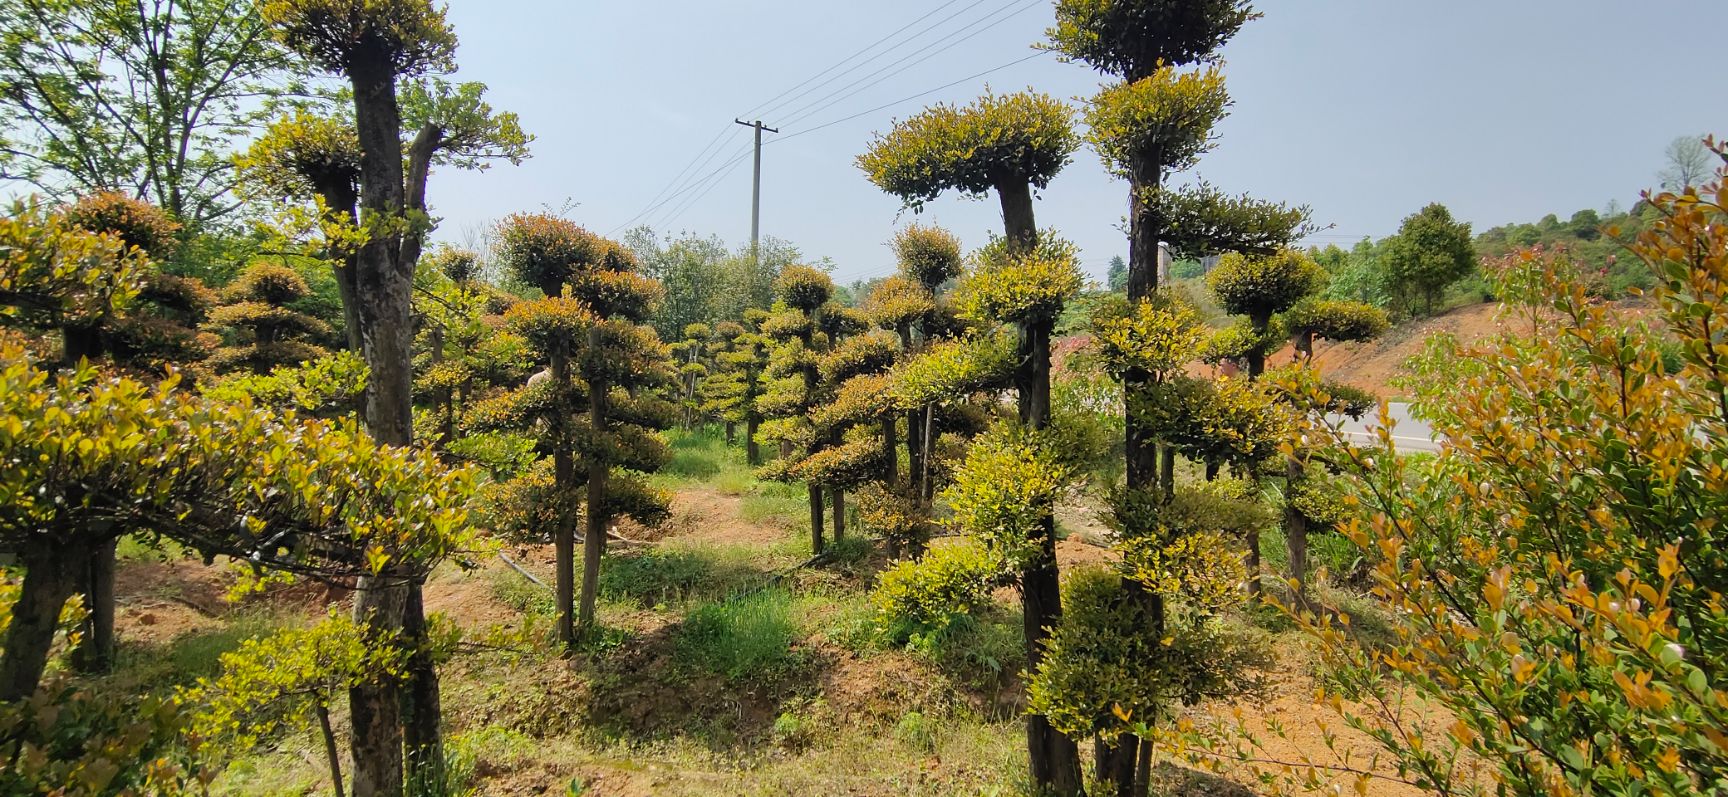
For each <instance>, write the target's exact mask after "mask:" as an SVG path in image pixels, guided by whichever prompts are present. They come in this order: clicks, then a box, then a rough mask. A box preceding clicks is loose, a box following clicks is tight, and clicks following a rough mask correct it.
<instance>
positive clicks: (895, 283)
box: [864, 275, 936, 329]
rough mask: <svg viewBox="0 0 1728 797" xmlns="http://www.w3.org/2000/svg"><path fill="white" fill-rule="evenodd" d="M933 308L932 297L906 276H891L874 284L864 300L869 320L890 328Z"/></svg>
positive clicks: (920, 316)
mask: <svg viewBox="0 0 1728 797" xmlns="http://www.w3.org/2000/svg"><path fill="white" fill-rule="evenodd" d="M935 308H936V299H935V297H933V296H931V295H930V291H929V290H927V289H925V288H924V286H923V285H920V284H918V283H917V282H916V281H915V280H912V279H910V278H908V277H902V276H898V275H896V276H893V277H889V278H887V279H885V280H882V281H881V282H879V283H877V284H876V287H875V288H872V289H871V290H870V298H869V299H866V300H865V302H864V312H865V313H867V314H869V316H870V320H872V321H874V322H876V323H877V324H880V325H881V326H884V327H888V328H890V329H899V328H901V327H903V326H905V325H909V324H911V323H913V322H914V321H918V320H921V319H923V318H924V316H926V315H928V314H929V313H930V311H931V310H934V309H935Z"/></svg>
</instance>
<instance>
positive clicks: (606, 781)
mask: <svg viewBox="0 0 1728 797" xmlns="http://www.w3.org/2000/svg"><path fill="white" fill-rule="evenodd" d="M741 503H742V502H741V500H740V498H739V497H738V496H733V495H726V494H722V493H719V492H714V491H712V490H708V489H706V488H701V489H693V490H688V491H685V492H682V493H680V494H679V495H678V497H677V501H676V503H675V505H674V510H673V515H674V519H673V521H672V523H671V524H669V526H668V527H667V530H666V532H665V536H664V537H663V538H661V539H659V540H657V541H644V542H647V543H648V544H667V543H668V542H670V541H674V540H679V541H684V542H692V543H695V542H700V543H706V544H716V545H732V546H768V545H771V544H774V543H776V542H783V541H784V540H785V539H786V536H787V532H786V530H785V529H784V528H781V527H777V526H774V525H772V524H761V523H751V522H749V521H747V520H745V519H744V518H743V517H742V516H741V515H740V506H741ZM1060 516H1061V519H1062V522H1063V525H1064V527H1065V528H1066V529H1068V530H1069V532H1070V533H1069V535H1068V536H1067V537H1066V538H1065V539H1063V540H1062V541H1061V543H1060V544H1059V545H1058V548H1057V550H1058V557H1059V560H1060V562H1061V564H1062V566H1063V567H1064V568H1071V567H1073V566H1076V565H1079V564H1082V563H1085V564H1098V563H1106V562H1108V561H1110V559H1111V557H1112V554H1111V553H1110V552H1109V550H1108V549H1106V548H1104V547H1101V546H1100V545H1098V544H1096V543H1097V542H1098V541H1099V535H1101V534H1102V533H1103V529H1102V527H1101V526H1099V525H1098V524H1097V522H1096V519H1095V518H1093V517H1092V516H1091V513H1090V512H1089V511H1087V510H1086V509H1085V508H1083V507H1081V506H1078V505H1075V506H1064V507H1063V508H1062V510H1061V512H1060ZM621 533H626V532H624V531H622V530H621ZM628 533H635V532H628ZM507 555H509V556H511V557H512V559H513V560H514V561H516V562H517V564H519V565H520V566H522V567H523V568H525V569H527V570H529V571H530V572H533V573H536V574H537V575H540V576H541V577H542V579H543V580H545V578H546V576H547V575H548V574H549V573H550V571H551V564H552V556H551V551H550V549H549V548H548V547H545V546H527V547H518V548H514V549H511V550H510V551H508V552H507ZM477 564H478V565H479V567H478V569H475V570H470V571H463V570H460V569H458V568H454V567H452V568H446V569H443V570H440V571H439V572H438V573H437V574H435V576H434V577H433V578H432V579H431V581H430V582H429V583H428V585H427V588H426V600H427V608H428V609H429V610H430V611H433V612H442V613H445V614H447V615H449V616H450V617H451V618H453V619H454V620H455V621H456V622H457V623H458V624H459V625H461V626H463V627H465V628H468V629H482V628H488V627H498V626H503V627H511V626H514V625H517V624H519V623H520V622H521V615H520V613H519V612H518V611H517V610H515V609H514V608H512V607H511V606H509V605H506V604H505V603H504V602H502V601H501V600H500V598H499V596H498V594H497V590H496V582H497V580H498V579H499V578H519V577H520V576H518V575H516V574H514V573H507V572H505V571H506V569H507V566H506V565H505V564H504V563H502V562H501V561H499V560H498V559H496V558H492V559H488V560H487V561H484V562H480V563H477ZM231 580H232V576H231V574H230V573H228V572H227V571H225V570H224V569H222V568H221V567H206V566H204V565H203V564H202V563H200V562H197V561H195V560H180V561H167V562H163V561H153V560H141V561H129V562H126V563H124V564H123V566H122V569H121V571H120V579H119V585H118V594H119V597H120V602H121V607H122V608H121V613H120V617H119V624H120V632H121V634H122V637H123V639H125V640H126V641H127V642H128V643H133V644H142V645H163V644H166V643H168V642H170V641H172V640H173V639H175V638H176V637H177V636H180V635H184V634H193V633H199V632H205V631H209V630H211V629H212V628H214V627H216V626H219V625H220V624H222V623H223V622H225V619H226V618H228V617H229V616H230V614H231V613H232V612H235V611H237V610H238V609H237V608H236V607H235V606H233V605H232V604H228V603H226V602H225V601H224V600H223V593H224V592H225V591H226V589H227V585H228V584H229V583H230V582H231ZM337 597H339V596H337V595H333V594H329V593H324V592H320V591H318V590H315V589H310V588H306V587H293V588H289V589H288V590H284V591H279V592H276V593H272V594H266V595H265V596H262V597H257V598H252V599H250V600H251V602H254V603H257V602H273V603H275V604H278V608H280V605H281V604H293V605H302V606H304V607H305V609H306V611H307V612H308V615H309V616H310V615H311V614H313V613H315V612H318V611H322V610H323V608H322V607H323V606H324V605H327V604H326V603H325V602H326V601H328V600H331V599H333V598H337ZM1002 597H1003V598H1004V600H1005V601H1017V596H1013V595H1004V596H1002ZM816 611H821V610H820V609H818V610H816ZM674 621H675V618H671V617H670V616H668V615H665V614H662V613H656V612H652V611H648V610H641V611H639V612H632V613H630V614H628V615H627V616H624V617H622V618H620V619H619V620H618V622H620V623H622V624H625V625H627V626H629V627H630V628H631V630H632V632H633V634H634V637H633V639H632V641H631V642H629V643H628V645H627V647H626V648H625V649H621V650H619V651H617V652H615V653H614V654H611V655H612V658H613V662H612V663H611V664H608V665H606V667H607V668H608V669H607V671H608V672H610V673H611V674H612V676H613V677H615V679H616V680H612V681H607V682H605V683H606V684H607V687H606V688H605V689H604V690H603V689H601V688H600V686H598V685H597V683H598V682H595V681H594V680H593V679H594V678H595V677H596V676H594V675H592V674H591V673H590V674H582V673H580V672H578V671H577V670H576V669H574V668H573V667H572V666H571V665H570V664H568V663H559V662H556V661H554V662H553V663H552V664H551V669H549V670H547V671H543V672H538V673H535V674H533V675H532V678H529V679H528V680H529V681H532V684H528V685H525V686H518V685H517V684H516V680H515V679H516V678H518V677H521V678H527V676H516V675H512V676H511V678H512V681H511V687H510V688H511V689H513V690H516V691H528V692H536V691H538V692H544V693H545V694H539V695H521V694H517V695H512V696H510V699H511V700H514V701H522V700H538V701H540V702H541V703H544V704H545V706H544V707H543V708H542V709H540V710H542V711H545V712H549V713H551V714H556V713H558V712H560V711H567V712H571V713H572V715H573V716H572V718H570V719H568V720H565V721H564V722H565V723H566V724H571V725H572V727H573V728H579V727H580V723H581V722H583V721H584V720H583V719H582V718H581V717H579V716H575V714H577V713H583V712H585V713H583V714H582V716H587V715H589V714H592V713H595V712H606V711H615V712H617V714H616V715H614V716H613V717H612V721H614V722H618V723H622V724H623V725H625V726H629V727H633V728H636V729H638V731H640V732H642V733H644V734H652V733H655V732H658V731H657V730H656V729H659V728H663V727H671V726H673V725H675V723H674V722H670V721H669V720H675V719H677V718H678V717H680V716H682V715H683V714H684V713H692V712H694V713H701V712H716V711H719V712H722V713H724V712H735V713H736V715H737V718H738V720H737V721H738V724H739V725H740V726H741V727H752V728H757V729H761V728H766V727H770V726H773V725H774V724H775V715H776V713H777V712H779V711H781V710H782V708H783V706H784V701H785V700H786V699H787V694H786V693H785V692H784V691H776V689H779V687H774V686H771V685H770V686H762V687H760V688H756V687H746V688H743V689H738V688H735V687H731V686H729V685H727V684H725V683H723V682H721V680H719V679H718V678H716V679H715V681H714V683H712V684H706V685H704V684H702V683H699V682H698V683H691V684H688V685H687V686H686V687H685V688H682V689H680V690H678V692H679V693H680V694H676V695H674V694H665V693H656V690H657V687H656V686H654V684H656V683H661V681H660V680H659V679H658V678H655V677H649V676H650V675H652V674H653V672H655V671H656V668H662V667H665V666H667V659H668V655H667V652H666V651H667V650H668V644H669V643H668V642H667V640H668V639H669V638H670V637H671V636H672V635H671V634H670V633H668V626H669V625H670V624H671V623H673V622H674ZM799 645H801V646H804V647H805V650H804V653H805V655H806V657H807V658H808V659H810V660H813V661H818V662H820V663H821V664H820V666H819V667H817V668H816V669H815V670H814V672H816V673H817V675H815V676H814V678H815V679H816V680H815V681H814V682H813V683H812V684H806V685H805V688H808V687H809V686H815V687H816V689H817V691H818V693H819V694H820V698H819V701H818V702H817V703H816V704H812V705H811V706H809V707H807V713H809V714H810V716H811V717H812V721H813V722H815V723H817V724H818V726H819V727H832V728H854V729H857V728H862V729H866V731H865V732H867V733H874V734H876V735H878V736H880V735H881V734H884V733H889V732H891V730H892V728H893V727H894V724H895V723H896V722H897V721H898V720H899V719H900V718H901V717H902V716H903V715H904V714H905V712H906V710H907V709H906V707H907V706H913V705H917V706H931V705H944V704H948V705H962V704H965V707H968V710H971V711H974V712H980V713H981V714H985V715H994V714H1000V715H1002V716H1007V717H1011V716H1012V714H1013V712H1014V710H1015V707H1016V704H1017V703H1018V700H1019V699H1018V689H1017V686H1015V685H1014V683H1013V679H1012V677H1011V674H1010V677H1009V678H1008V679H1007V681H1006V682H1005V685H1004V686H1003V687H1002V688H1001V689H1000V691H999V692H998V693H997V694H974V695H966V694H961V693H958V692H954V691H953V690H952V687H951V686H950V683H951V682H949V681H947V680H945V679H944V678H943V677H942V676H940V675H939V674H938V673H936V672H935V671H934V670H932V667H933V666H934V665H932V664H931V663H930V662H929V661H928V660H926V659H923V658H920V657H917V656H915V655H912V654H908V653H903V652H896V651H887V652H876V653H872V654H870V655H860V654H858V653H855V652H853V651H850V650H847V649H846V648H844V647H842V646H840V645H838V644H836V643H835V642H834V641H832V640H828V639H825V638H823V637H821V636H816V637H811V638H808V639H806V640H805V641H802V642H800V643H799ZM1280 648H1284V649H1280V650H1279V651H1278V653H1277V656H1278V663H1277V665H1276V668H1275V672H1274V673H1272V674H1271V678H1270V681H1271V683H1272V684H1273V686H1272V689H1271V692H1270V693H1269V695H1268V697H1267V699H1266V700H1265V701H1263V702H1259V701H1254V702H1244V703H1241V704H1238V705H1235V706H1226V705H1216V706H1203V707H1201V708H1200V709H1199V710H1198V712H1197V716H1198V717H1199V718H1200V719H1201V720H1202V721H1206V720H1207V719H1208V718H1210V719H1211V720H1215V721H1219V722H1225V721H1233V720H1231V717H1232V715H1233V714H1234V712H1236V711H1237V710H1240V711H1241V712H1242V714H1241V720H1240V722H1242V724H1244V725H1246V726H1248V727H1265V725H1266V722H1267V721H1268V720H1270V721H1273V722H1276V723H1277V724H1279V725H1281V726H1283V727H1284V728H1285V729H1286V735H1285V737H1284V738H1276V737H1275V736H1273V735H1271V734H1262V737H1263V738H1265V739H1266V746H1265V748H1264V750H1263V751H1262V752H1263V753H1264V754H1266V755H1267V756H1269V757H1273V758H1278V759H1285V760H1300V757H1301V756H1302V755H1304V754H1310V755H1315V756H1316V757H1317V759H1319V755H1320V754H1321V753H1323V744H1322V742H1323V739H1324V737H1325V734H1326V733H1328V732H1330V733H1335V734H1338V736H1339V737H1340V739H1341V740H1342V741H1341V742H1340V744H1342V745H1343V746H1344V748H1346V749H1349V750H1352V751H1353V755H1354V756H1356V758H1357V760H1358V761H1366V760H1368V757H1369V755H1370V753H1371V749H1370V748H1371V747H1372V745H1371V743H1369V742H1368V741H1367V740H1366V739H1365V738H1364V737H1361V736H1360V735H1358V734H1355V732H1353V731H1350V730H1348V729H1345V728H1343V727H1342V722H1340V721H1339V720H1338V718H1337V716H1336V715H1335V714H1334V712H1333V711H1332V710H1331V709H1329V708H1327V707H1324V706H1320V705H1316V704H1315V702H1314V699H1313V689H1314V682H1313V679H1312V677H1311V674H1310V672H1311V667H1312V662H1311V661H1309V659H1308V657H1307V656H1306V655H1304V653H1303V651H1302V650H1301V648H1300V647H1299V646H1298V645H1296V644H1294V643H1293V642H1291V643H1289V644H1286V643H1283V642H1281V643H1280ZM468 670H469V665H468V664H465V663H462V662H453V663H452V664H451V665H449V672H448V675H447V677H446V679H445V680H446V689H447V690H449V689H453V688H478V687H479V686H484V683H483V682H484V681H485V680H486V679H487V678H490V677H492V676H490V675H487V674H485V673H483V672H481V671H478V670H476V671H473V672H469V671H468ZM473 679H479V680H480V681H481V682H482V683H480V684H469V682H470V681H472V680H473ZM526 683H527V682H526V681H524V684H526ZM458 684H468V685H465V686H457V685H458ZM632 684H634V685H635V688H632ZM602 691H604V692H605V693H606V694H600V692H602ZM660 691H661V692H664V690H660ZM448 700H449V698H447V702H448ZM968 701H970V703H968ZM709 703H712V704H714V705H708V704H709ZM722 703H723V704H724V706H721V705H720V704H722ZM478 710H479V711H481V712H482V713H481V714H478V715H472V716H465V717H461V718H454V719H453V720H452V725H453V726H459V725H463V726H471V725H472V724H473V723H474V722H476V721H483V720H481V717H482V716H486V714H485V712H486V709H485V708H484V707H482V708H480V709H478ZM1001 727H1003V728H1005V729H1008V730H1005V731H1004V732H1009V731H1011V730H1012V729H1013V728H1014V727H1017V723H1012V722H1009V723H1006V724H1004V725H1003V726H1001ZM1323 727H1326V728H1329V729H1330V730H1329V731H1328V730H1322V728H1323ZM872 728H873V729H875V730H874V731H869V730H868V729H872ZM758 732H760V731H758ZM581 739H582V732H581V731H580V730H578V731H576V732H575V733H572V734H569V735H567V736H563V737H552V738H549V739H548V741H547V743H546V745H545V746H544V747H541V748H537V749H534V750H531V751H528V752H527V753H526V754H525V755H523V756H520V757H519V758H518V759H516V760H513V761H511V762H504V763H501V762H483V764H482V766H481V769H480V775H481V776H482V777H483V778H484V781H483V782H482V783H481V786H480V793H482V794H561V793H564V789H565V788H566V786H567V784H569V783H570V782H571V779H572V778H580V779H581V780H582V782H583V783H584V784H585V785H586V787H587V790H586V791H585V792H584V794H587V795H620V796H623V797H633V796H634V795H650V794H662V793H674V794H692V793H704V792H706V793H716V794H718V793H725V792H727V791H728V789H729V788H735V787H736V784H737V783H738V782H739V781H738V780H737V778H739V777H741V776H742V773H741V772H740V771H739V770H737V769H736V768H733V767H731V766H728V763H727V761H726V760H725V759H724V758H717V759H714V760H712V761H708V762H704V761H702V760H699V759H698V760H693V759H692V758H691V757H689V756H687V755H680V756H669V757H668V758H666V759H665V760H660V759H657V758H656V757H655V756H654V755H652V754H646V755H644V754H639V753H635V752H633V753H631V754H630V755H628V756H615V755H612V754H610V753H607V752H606V751H605V749H604V748H600V749H596V748H594V747H591V746H587V745H586V743H585V742H582V741H581ZM836 754H838V753H837V752H836ZM818 755H823V754H821V753H818ZM1320 760H1323V759H1320ZM752 766H755V765H752ZM796 766H798V765H797V764H794V765H793V768H796ZM918 766H920V767H922V768H923V770H924V771H922V772H921V773H907V777H910V778H915V779H921V778H926V777H930V778H933V777H936V776H938V775H944V776H952V774H953V772H954V771H955V768H957V767H958V768H965V767H969V766H971V767H976V766H978V765H977V764H976V763H975V762H970V761H968V760H967V755H965V754H959V753H948V754H946V757H945V756H944V754H943V753H942V752H941V751H939V750H938V751H933V752H932V753H931V755H930V757H929V758H928V759H926V760H924V761H923V762H922V763H921V764H918ZM1227 775H1228V777H1229V778H1230V779H1231V780H1232V781H1234V782H1235V783H1236V784H1238V785H1246V784H1251V783H1253V780H1252V778H1251V776H1250V775H1248V774H1246V773H1242V772H1236V773H1227ZM811 777H813V778H819V777H829V776H828V775H827V774H826V773H823V774H821V775H819V776H811ZM832 777H833V778H834V780H833V781H831V782H832V783H833V785H834V787H835V788H834V789H833V790H832V791H830V792H826V793H848V794H890V793H895V792H894V791H892V790H889V791H883V790H882V789H881V788H880V787H881V786H883V784H880V783H871V782H859V783H857V784H856V785H853V784H851V783H850V782H849V781H848V780H847V776H846V775H845V774H844V773H842V774H837V775H834V776H832ZM1181 777H1182V778H1188V779H1189V781H1184V782H1190V781H1191V782H1193V783H1196V784H1201V785H1195V786H1182V787H1181V788H1180V789H1178V791H1177V793H1195V794H1197V793H1220V794H1222V793H1228V792H1225V791H1219V790H1218V782H1216V781H1204V780H1193V779H1194V778H1197V777H1198V776H1196V775H1193V774H1191V773H1189V774H1182V775H1181ZM1205 783H1211V784H1212V785H1210V786H1207V785H1204V784H1205ZM704 784H706V785H704ZM729 784H730V785H729ZM674 786H675V787H676V788H674ZM788 788H791V787H788ZM788 793H810V792H805V791H803V790H802V789H799V790H798V791H797V792H788ZM1245 793H1252V792H1245ZM1369 793H1370V794H1375V795H1390V796H1391V797H1403V795H1414V794H1418V793H1419V792H1417V791H1415V790H1413V789H1410V788H1407V787H1403V786H1400V785H1399V784H1395V783H1391V782H1388V781H1376V782H1375V783H1374V784H1372V789H1371V791H1370V792H1369Z"/></svg>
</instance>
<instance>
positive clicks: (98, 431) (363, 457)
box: [0, 349, 475, 575]
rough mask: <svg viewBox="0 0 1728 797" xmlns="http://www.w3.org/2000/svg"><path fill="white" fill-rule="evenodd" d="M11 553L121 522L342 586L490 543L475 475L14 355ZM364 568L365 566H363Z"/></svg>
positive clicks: (322, 430) (1, 436)
mask: <svg viewBox="0 0 1728 797" xmlns="http://www.w3.org/2000/svg"><path fill="white" fill-rule="evenodd" d="M0 362H4V365H3V367H0V463H4V466H0V543H3V544H5V545H6V546H7V547H9V548H12V549H13V550H18V549H19V548H22V547H28V546H41V545H51V546H69V545H77V544H89V543H91V542H95V541H99V540H100V539H101V538H102V535H105V534H112V533H113V532H112V531H111V530H109V529H111V526H112V524H111V523H109V522H107V521H109V520H110V519H112V518H114V517H124V518H126V519H127V528H133V529H148V530H151V531H153V532H156V533H159V534H162V535H164V536H169V537H172V538H174V539H176V540H178V541H180V542H183V543H185V544H187V545H189V546H192V547H194V548H197V549H200V550H206V551H211V552H221V553H227V554H230V555H233V556H236V557H238V558H254V557H255V561H257V562H260V563H262V564H264V565H266V566H270V565H277V566H282V567H287V568H290V569H293V570H298V571H305V572H313V573H319V574H331V575H357V574H364V573H376V572H379V571H380V570H382V569H383V568H384V567H386V566H392V565H400V566H402V567H404V568H407V569H410V570H412V569H416V568H426V567H430V566H431V565H432V564H434V563H436V562H437V561H438V560H440V559H442V558H443V557H445V556H448V555H450V554H452V553H454V552H456V551H458V550H463V549H466V548H469V547H472V546H473V545H474V543H475V541H474V540H473V539H472V536H471V534H470V533H469V532H468V530H467V529H466V526H465V521H466V517H467V504H468V501H469V499H470V497H471V496H472V494H473V490H474V474H473V472H472V471H469V470H466V469H464V470H454V471H452V470H450V469H448V468H446V467H445V466H443V465H441V464H439V463H438V461H437V459H436V458H435V457H434V456H432V454H431V453H429V452H425V451H420V450H412V449H401V448H394V447H389V446H381V445H379V444H377V443H376V442H374V441H372V440H371V438H369V437H367V436H366V435H365V434H364V433H362V432H361V431H360V430H359V429H358V428H356V427H355V426H354V425H353V424H350V423H342V424H330V423H323V422H319V421H310V420H301V419H298V418H295V417H294V416H292V415H286V416H276V415H274V414H272V413H270V412H267V411H264V410H262V409H261V408H259V407H256V406H253V405H252V404H251V403H250V402H249V401H242V402H240V403H236V404H228V403H221V402H215V401H212V400H209V399H206V398H203V397H201V396H197V395H195V394H191V393H188V392H186V391H182V390H179V389H178V385H177V383H176V380H174V379H168V380H165V381H164V382H163V383H162V384H160V385H156V386H150V387H147V386H145V385H142V384H139V383H137V382H133V381H131V380H128V379H108V380H103V379H98V378H97V375H96V374H95V373H94V372H93V371H91V370H88V369H80V370H77V371H75V372H72V373H67V374H61V375H58V376H50V375H49V374H48V373H47V372H45V371H43V370H40V369H38V368H36V367H35V366H34V365H32V364H31V363H29V362H28V361H26V360H25V359H24V357H23V355H22V353H21V352H18V351H17V350H15V349H9V350H6V351H4V352H0ZM356 554H358V555H356Z"/></svg>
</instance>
